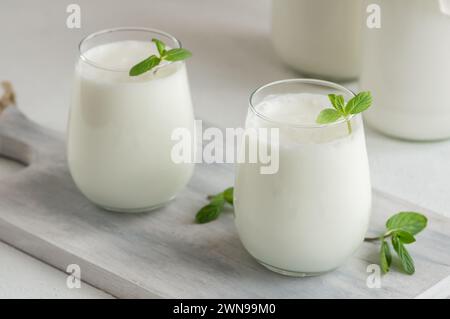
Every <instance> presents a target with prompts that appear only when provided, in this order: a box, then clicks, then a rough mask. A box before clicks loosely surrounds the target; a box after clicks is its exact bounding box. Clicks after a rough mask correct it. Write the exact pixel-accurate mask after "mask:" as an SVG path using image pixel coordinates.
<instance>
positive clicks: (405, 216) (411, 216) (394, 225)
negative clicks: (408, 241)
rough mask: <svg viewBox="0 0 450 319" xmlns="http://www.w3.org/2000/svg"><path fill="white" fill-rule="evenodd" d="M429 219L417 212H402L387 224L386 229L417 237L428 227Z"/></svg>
mask: <svg viewBox="0 0 450 319" xmlns="http://www.w3.org/2000/svg"><path fill="white" fill-rule="evenodd" d="M427 222H428V221H427V218H426V217H425V216H424V215H422V214H419V213H416V212H400V213H398V214H396V215H394V216H392V217H391V218H389V219H388V221H387V222H386V227H387V229H389V230H397V229H399V230H403V231H405V232H408V233H410V234H411V235H413V236H414V235H416V234H418V233H420V232H421V231H422V230H423V229H424V228H425V227H427Z"/></svg>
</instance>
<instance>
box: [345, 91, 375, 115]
mask: <svg viewBox="0 0 450 319" xmlns="http://www.w3.org/2000/svg"><path fill="white" fill-rule="evenodd" d="M371 105H372V95H371V94H370V92H361V93H358V94H357V95H356V96H355V97H353V98H352V99H351V100H350V101H348V103H347V105H346V106H345V114H346V115H349V114H358V113H361V112H364V111H365V110H367V109H368V108H369V107H370V106H371Z"/></svg>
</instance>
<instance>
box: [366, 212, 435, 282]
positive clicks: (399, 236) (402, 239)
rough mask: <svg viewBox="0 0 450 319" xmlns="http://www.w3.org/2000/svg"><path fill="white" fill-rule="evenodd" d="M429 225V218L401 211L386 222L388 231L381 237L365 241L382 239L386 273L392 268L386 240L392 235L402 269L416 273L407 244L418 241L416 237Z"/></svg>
mask: <svg viewBox="0 0 450 319" xmlns="http://www.w3.org/2000/svg"><path fill="white" fill-rule="evenodd" d="M426 226H427V218H426V217H425V216H424V215H422V214H420V213H416V212H400V213H398V214H395V215H394V216H392V217H390V218H389V219H388V220H387V222H386V228H387V230H386V232H385V233H384V234H383V235H381V236H380V237H375V238H365V241H377V240H380V241H381V250H380V266H381V270H382V271H383V272H384V273H387V272H388V271H389V269H390V265H391V259H392V257H391V256H390V255H391V254H390V247H389V243H388V242H387V241H386V240H385V239H386V238H389V237H391V243H392V247H394V251H395V252H396V253H397V256H398V257H399V259H400V262H401V266H402V269H403V271H404V272H405V273H407V274H409V275H412V274H414V272H415V271H416V270H415V266H414V261H413V259H412V257H411V255H410V254H409V252H408V250H407V249H406V247H405V245H408V244H412V243H414V242H415V241H416V238H415V237H414V236H415V235H417V234H418V233H420V232H421V231H422V230H424V229H425V227H426Z"/></svg>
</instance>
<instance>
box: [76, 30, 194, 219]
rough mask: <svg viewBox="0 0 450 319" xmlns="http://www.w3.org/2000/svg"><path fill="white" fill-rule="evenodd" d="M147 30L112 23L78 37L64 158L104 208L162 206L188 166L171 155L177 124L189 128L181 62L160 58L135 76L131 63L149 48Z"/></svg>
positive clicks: (165, 37)
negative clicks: (118, 26) (79, 39)
mask: <svg viewBox="0 0 450 319" xmlns="http://www.w3.org/2000/svg"><path fill="white" fill-rule="evenodd" d="M152 38H157V39H159V40H161V41H163V42H164V43H166V45H167V46H168V48H180V47H181V43H180V42H179V41H178V40H177V39H176V38H174V37H173V36H171V35H169V34H167V33H164V32H161V31H157V30H152V29H144V28H118V29H110V30H104V31H100V32H97V33H94V34H91V35H89V36H88V37H86V38H85V39H84V40H82V41H81V43H80V46H79V48H80V56H79V59H78V62H77V64H76V67H75V81H74V92H73V101H72V107H71V111H70V117H69V127H68V147H67V156H68V163H69V168H70V172H71V174H72V177H73V179H74V181H75V183H76V185H77V186H78V188H79V189H80V190H81V192H82V193H83V194H84V195H85V196H86V197H87V198H88V199H90V200H91V201H92V202H94V203H95V204H97V205H99V206H102V207H104V208H106V209H108V210H113V211H123V212H141V211H148V210H151V209H153V208H156V207H159V206H161V205H164V204H165V203H167V202H168V201H170V200H171V199H172V198H174V196H175V195H176V194H177V193H178V192H179V191H180V190H181V189H182V188H183V187H184V186H185V185H186V184H187V182H188V180H189V179H190V177H191V175H192V172H193V164H190V163H183V164H176V163H174V162H173V161H172V159H171V150H172V146H173V145H174V143H175V141H172V140H171V134H172V132H173V130H174V129H176V128H186V129H188V130H189V131H190V132H191V133H192V134H193V128H194V115H193V109H192V103H191V95H190V90H189V83H188V77H187V72H186V66H185V63H184V62H183V61H180V62H175V63H167V62H164V63H162V64H161V65H160V66H158V67H156V68H155V69H153V70H152V71H149V72H147V73H145V74H142V75H140V76H136V77H130V76H129V74H128V73H129V70H130V68H131V67H132V66H133V65H135V64H136V63H138V62H140V61H141V60H143V59H145V58H147V57H149V56H150V55H151V54H156V52H157V51H156V48H155V45H154V43H152V42H151V40H152Z"/></svg>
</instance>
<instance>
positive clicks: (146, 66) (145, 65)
mask: <svg viewBox="0 0 450 319" xmlns="http://www.w3.org/2000/svg"><path fill="white" fill-rule="evenodd" d="M160 62H161V59H160V58H158V57H157V56H156V55H151V56H150V57H148V58H147V59H145V60H143V61H141V62H139V63H138V64H136V65H135V66H133V67H132V68H131V70H130V76H137V75H140V74H142V73H145V72H147V71H149V70H151V69H153V68H154V67H155V66H157V65H158V64H159V63H160Z"/></svg>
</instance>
